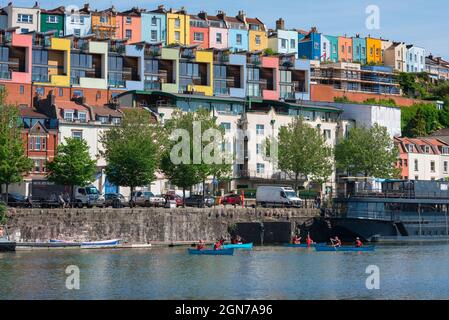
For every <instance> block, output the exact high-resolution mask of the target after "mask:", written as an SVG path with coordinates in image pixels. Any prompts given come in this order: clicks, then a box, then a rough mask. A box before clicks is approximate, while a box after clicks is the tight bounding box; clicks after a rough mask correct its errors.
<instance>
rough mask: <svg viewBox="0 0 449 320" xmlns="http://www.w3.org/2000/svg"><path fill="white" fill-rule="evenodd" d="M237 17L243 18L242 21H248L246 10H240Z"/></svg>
mask: <svg viewBox="0 0 449 320" xmlns="http://www.w3.org/2000/svg"><path fill="white" fill-rule="evenodd" d="M237 18H238V19H239V20H241V21H242V22H244V23H246V14H245V11H243V10H239V14H238V15H237Z"/></svg>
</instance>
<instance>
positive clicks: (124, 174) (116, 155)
mask: <svg viewBox="0 0 449 320" xmlns="http://www.w3.org/2000/svg"><path fill="white" fill-rule="evenodd" d="M165 140H166V139H165V138H164V135H163V131H162V130H161V129H160V126H159V124H158V123H155V122H153V121H152V120H151V114H150V113H149V112H148V111H146V110H143V109H130V110H126V111H124V117H123V121H122V124H121V125H120V126H115V127H113V128H111V129H110V130H108V131H105V132H104V133H103V135H102V136H101V138H100V141H101V143H102V144H103V146H104V151H103V152H102V154H103V155H104V157H105V159H106V163H107V165H106V169H105V171H106V175H107V177H108V180H109V181H110V182H111V183H113V184H115V185H118V186H125V187H129V188H130V189H131V192H133V191H134V189H135V188H136V187H139V186H145V185H149V184H151V182H153V181H154V180H155V179H156V176H155V172H156V170H157V168H158V167H159V163H160V158H161V151H162V150H163V149H164V141H165Z"/></svg>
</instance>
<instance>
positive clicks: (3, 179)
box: [0, 90, 33, 201]
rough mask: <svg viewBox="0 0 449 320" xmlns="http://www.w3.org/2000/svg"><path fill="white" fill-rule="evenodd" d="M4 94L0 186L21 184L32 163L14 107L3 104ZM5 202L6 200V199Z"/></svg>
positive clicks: (0, 117)
mask: <svg viewBox="0 0 449 320" xmlns="http://www.w3.org/2000/svg"><path fill="white" fill-rule="evenodd" d="M5 98H6V92H5V91H4V90H0V186H1V185H2V184H4V185H6V193H8V187H9V185H10V184H12V183H16V182H21V181H22V180H23V176H24V175H25V174H26V173H27V172H28V171H30V170H31V168H32V165H33V162H32V161H31V160H30V159H29V158H28V157H27V155H26V153H25V148H24V141H23V138H22V121H21V119H20V116H19V112H18V109H17V107H16V106H12V105H7V104H5ZM6 201H7V199H6Z"/></svg>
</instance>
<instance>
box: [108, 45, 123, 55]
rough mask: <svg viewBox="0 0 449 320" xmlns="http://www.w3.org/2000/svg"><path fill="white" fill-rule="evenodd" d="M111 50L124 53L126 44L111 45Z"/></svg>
mask: <svg viewBox="0 0 449 320" xmlns="http://www.w3.org/2000/svg"><path fill="white" fill-rule="evenodd" d="M109 52H114V53H118V54H124V53H125V46H124V45H111V46H109Z"/></svg>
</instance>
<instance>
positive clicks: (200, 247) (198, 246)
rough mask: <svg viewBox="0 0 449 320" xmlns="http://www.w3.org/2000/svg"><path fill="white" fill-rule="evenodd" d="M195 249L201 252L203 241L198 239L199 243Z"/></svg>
mask: <svg viewBox="0 0 449 320" xmlns="http://www.w3.org/2000/svg"><path fill="white" fill-rule="evenodd" d="M196 249H197V250H203V249H204V241H203V240H202V239H200V241H198V244H197V245H196Z"/></svg>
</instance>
